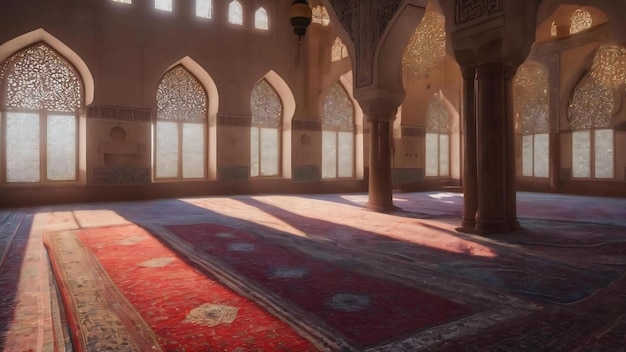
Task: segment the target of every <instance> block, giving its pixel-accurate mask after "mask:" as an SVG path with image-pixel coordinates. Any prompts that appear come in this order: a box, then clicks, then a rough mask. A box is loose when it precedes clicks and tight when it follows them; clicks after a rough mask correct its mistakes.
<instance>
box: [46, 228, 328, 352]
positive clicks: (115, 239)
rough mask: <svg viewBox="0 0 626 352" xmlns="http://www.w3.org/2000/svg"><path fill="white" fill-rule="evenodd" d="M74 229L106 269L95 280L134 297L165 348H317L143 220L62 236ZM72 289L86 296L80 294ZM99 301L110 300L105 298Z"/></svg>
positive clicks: (132, 302)
mask: <svg viewBox="0 0 626 352" xmlns="http://www.w3.org/2000/svg"><path fill="white" fill-rule="evenodd" d="M72 234H73V235H74V239H77V241H80V244H77V245H76V247H78V248H79V247H84V248H85V249H86V250H85V252H87V251H89V252H90V253H89V255H91V256H93V258H95V259H94V260H97V263H98V265H101V267H102V268H103V269H104V270H105V271H106V273H101V274H102V275H101V276H100V278H94V279H93V281H98V280H100V281H102V282H104V284H103V286H105V287H106V286H113V287H115V289H116V290H119V292H120V293H121V294H122V295H123V296H124V297H125V299H126V300H127V302H128V303H127V304H126V305H121V307H123V309H124V310H125V311H136V312H138V313H139V314H140V315H141V318H142V319H143V321H145V323H144V324H146V325H147V326H149V328H150V329H151V331H152V332H153V334H154V336H155V338H156V341H158V345H159V346H160V348H162V349H163V350H164V351H317V350H318V348H316V347H315V346H314V345H313V344H312V343H311V342H310V341H308V340H307V339H305V338H303V337H302V336H300V335H299V334H298V333H296V332H295V331H294V330H293V329H292V328H291V327H289V325H287V324H285V323H284V322H282V321H280V320H279V319H277V318H276V317H274V316H272V315H271V314H269V313H268V312H267V311H265V310H264V309H262V308H261V307H259V306H258V305H257V304H255V303H254V302H252V301H250V300H248V299H246V298H245V297H242V296H241V295H239V294H237V293H235V292H233V291H232V290H230V289H228V288H226V287H224V286H222V285H221V284H220V283H219V282H217V280H216V279H215V278H213V277H211V276H208V275H206V274H204V273H200V272H199V271H198V270H196V269H194V268H193V267H191V266H190V265H188V264H187V263H185V262H184V261H183V260H182V259H181V258H180V257H178V256H177V254H176V253H174V252H172V251H171V250H169V249H168V248H167V247H165V246H164V245H163V244H161V243H160V242H159V241H158V240H157V239H155V238H154V237H153V236H151V235H150V234H149V233H147V232H146V231H145V230H143V229H141V228H140V227H138V226H135V225H130V226H121V227H111V228H93V229H83V230H78V231H76V232H75V233H74V232H73V233H70V232H64V233H63V234H62V236H63V240H62V241H63V242H67V241H69V240H71V239H72V236H71V235H72ZM59 237H60V236H59ZM59 241H60V240H59ZM68 263H74V264H73V267H68ZM57 267H60V268H62V270H63V271H65V272H66V275H67V276H68V277H71V276H74V275H80V271H81V270H85V271H89V268H91V267H92V264H90V263H89V262H85V261H84V260H82V259H81V258H78V257H68V258H67V260H65V261H64V262H60V265H57ZM74 294H75V295H74V296H73V297H76V299H77V300H83V299H84V297H83V296H82V295H80V292H74ZM94 300H96V301H97V299H94ZM101 301H103V302H105V303H104V304H105V305H106V304H107V303H106V301H107V299H102V300H101ZM91 303H92V302H89V304H91ZM117 304H118V305H119V303H117ZM92 314H93V315H94V316H97V315H98V314H99V311H95V312H92ZM81 318H82V319H83V320H84V319H86V318H89V317H85V316H82V317H81ZM87 320H89V319H87ZM87 333H89V331H87ZM114 349H115V348H114ZM140 350H146V349H140Z"/></svg>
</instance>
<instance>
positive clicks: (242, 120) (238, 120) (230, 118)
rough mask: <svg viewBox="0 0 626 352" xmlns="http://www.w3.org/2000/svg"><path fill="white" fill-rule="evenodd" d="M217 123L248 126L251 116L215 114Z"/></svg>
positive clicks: (250, 124)
mask: <svg viewBox="0 0 626 352" xmlns="http://www.w3.org/2000/svg"><path fill="white" fill-rule="evenodd" d="M217 124H218V125H219V126H239V127H250V126H252V116H246V115H230V114H217Z"/></svg>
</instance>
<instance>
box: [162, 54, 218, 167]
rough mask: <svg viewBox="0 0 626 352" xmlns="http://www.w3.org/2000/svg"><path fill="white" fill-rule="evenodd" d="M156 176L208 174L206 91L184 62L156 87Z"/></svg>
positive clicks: (166, 74) (165, 76)
mask: <svg viewBox="0 0 626 352" xmlns="http://www.w3.org/2000/svg"><path fill="white" fill-rule="evenodd" d="M156 98H157V121H156V128H155V178H157V179H181V178H183V179H194V178H195V179H198V178H204V177H205V175H206V167H205V165H206V145H207V144H206V137H205V136H206V128H207V126H206V121H207V107H208V99H207V94H206V91H205V90H204V88H203V87H202V85H201V84H200V82H199V81H198V80H197V79H196V78H195V77H194V76H193V75H192V74H191V73H190V72H189V71H187V70H186V69H185V68H184V67H183V66H182V65H178V66H175V67H174V68H172V69H171V70H169V71H167V72H166V73H165V75H163V78H161V82H160V83H159V86H158V88H157V97H156Z"/></svg>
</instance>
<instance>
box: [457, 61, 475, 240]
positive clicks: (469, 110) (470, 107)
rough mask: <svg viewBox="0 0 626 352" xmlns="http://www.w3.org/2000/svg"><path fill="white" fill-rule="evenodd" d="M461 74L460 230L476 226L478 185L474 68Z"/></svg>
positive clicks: (463, 70) (465, 68)
mask: <svg viewBox="0 0 626 352" xmlns="http://www.w3.org/2000/svg"><path fill="white" fill-rule="evenodd" d="M462 74H463V111H462V116H463V219H462V221H461V229H462V230H473V229H474V227H475V226H476V209H477V206H478V196H477V193H478V185H477V183H476V177H477V167H476V155H477V154H476V96H475V93H474V86H475V83H476V81H475V78H476V69H475V68H474V67H464V68H463V69H462Z"/></svg>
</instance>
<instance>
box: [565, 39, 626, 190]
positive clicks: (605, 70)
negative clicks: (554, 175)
mask: <svg viewBox="0 0 626 352" xmlns="http://www.w3.org/2000/svg"><path fill="white" fill-rule="evenodd" d="M625 83H626V49H625V48H623V47H621V46H618V45H612V44H603V45H601V46H600V48H598V51H597V52H596V55H595V57H594V60H593V64H592V65H591V69H590V70H589V71H588V72H587V74H585V76H583V78H582V79H581V80H580V82H578V84H577V85H576V87H575V88H574V92H573V94H572V96H571V98H570V102H569V106H568V111H567V117H568V120H569V125H570V128H571V129H572V157H573V160H572V176H573V177H577V178H613V177H614V153H615V145H614V141H613V137H614V131H613V124H612V117H613V115H614V113H615V99H616V94H617V89H618V88H619V86H620V85H622V84H625Z"/></svg>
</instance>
